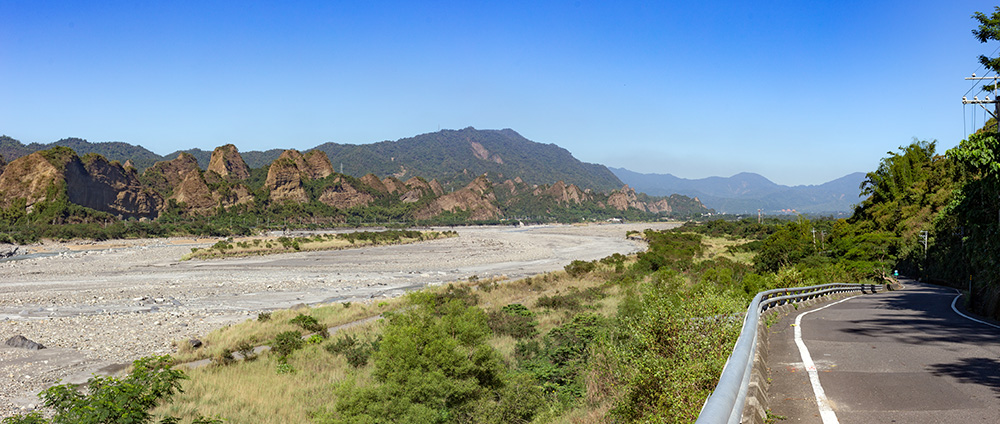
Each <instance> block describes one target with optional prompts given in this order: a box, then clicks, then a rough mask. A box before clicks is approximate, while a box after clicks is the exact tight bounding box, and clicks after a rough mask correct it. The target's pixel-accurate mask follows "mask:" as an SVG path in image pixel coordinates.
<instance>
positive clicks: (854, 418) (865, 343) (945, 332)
mask: <svg viewBox="0 0 1000 424" xmlns="http://www.w3.org/2000/svg"><path fill="white" fill-rule="evenodd" d="M904 284H906V289H905V290H902V291H895V292H888V293H879V294H875V295H865V296H856V297H852V298H849V299H848V300H845V301H843V302H841V303H837V304H834V305H832V306H827V305H829V304H820V305H817V306H816V307H814V308H811V309H810V310H801V309H800V310H798V311H793V312H792V313H791V314H789V315H788V316H786V317H785V318H783V319H782V320H781V321H780V322H778V323H776V324H774V325H772V326H771V335H770V357H769V359H768V360H769V362H770V367H771V369H770V376H771V379H772V383H771V386H770V389H769V393H770V395H771V413H772V414H774V415H780V416H784V417H786V419H785V420H783V421H779V422H782V423H788V422H803V423H824V424H830V423H831V422H833V423H836V422H839V423H845V424H846V423H895V422H899V423H994V424H995V423H998V422H1000V328H995V327H991V326H989V325H985V324H981V323H977V322H974V321H970V320H968V319H965V318H963V317H961V316H960V315H958V314H957V313H956V312H955V311H953V310H952V308H951V304H952V300H954V298H955V296H956V293H955V291H954V290H952V289H948V288H943V287H938V286H933V285H927V284H920V283H916V282H913V281H904ZM824 306H827V307H826V308H825V309H822V310H818V309H819V308H823V307H824ZM803 313H805V315H803V316H802V317H801V322H800V325H799V328H800V329H801V340H802V341H803V344H804V345H805V347H806V349H807V350H808V355H809V356H810V357H811V358H812V360H813V361H814V363H815V369H816V373H815V375H816V376H818V381H819V386H820V390H821V391H822V392H824V393H825V396H826V398H827V399H828V405H829V409H830V410H831V411H830V412H832V413H827V414H822V417H821V412H820V406H819V404H820V402H821V401H818V400H817V396H816V394H815V390H814V384H813V383H811V381H810V377H809V372H808V370H807V369H806V368H805V367H804V366H803V363H804V360H803V355H802V354H801V352H800V349H799V347H798V346H797V345H796V342H795V340H794V333H795V328H796V327H795V326H793V325H792V324H794V322H795V319H796V317H798V316H799V315H800V314H803Z"/></svg>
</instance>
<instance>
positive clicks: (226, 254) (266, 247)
mask: <svg viewBox="0 0 1000 424" xmlns="http://www.w3.org/2000/svg"><path fill="white" fill-rule="evenodd" d="M421 234H422V235H423V236H422V237H421V238H407V237H401V238H400V239H399V240H398V241H394V242H392V244H410V243H416V242H420V241H428V240H437V239H440V238H449V237H455V234H453V233H447V234H445V233H441V232H438V231H421ZM282 238H283V237H242V238H236V239H232V240H228V245H230V246H232V248H229V249H224V250H223V249H215V248H194V249H191V253H188V254H186V255H184V256H183V257H182V258H181V260H182V261H186V260H190V259H221V258H239V257H247V256H263V255H276V254H280V253H294V252H316V251H326V250H341V249H355V248H359V247H366V246H373V245H380V244H386V243H385V242H377V241H371V240H354V241H353V242H351V241H349V240H347V239H344V238H340V237H338V236H337V235H335V234H327V235H325V236H322V235H318V236H313V237H299V238H294V239H292V238H288V239H289V240H295V241H298V242H297V243H295V246H297V247H298V248H295V247H293V246H292V245H291V244H282V243H281V241H280V240H279V239H282Z"/></svg>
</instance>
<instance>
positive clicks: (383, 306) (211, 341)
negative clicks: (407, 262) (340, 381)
mask: <svg viewBox="0 0 1000 424" xmlns="http://www.w3.org/2000/svg"><path fill="white" fill-rule="evenodd" d="M403 301H404V299H403V298H394V299H385V300H381V301H379V302H377V303H376V302H366V303H361V302H352V303H335V304H330V305H327V306H319V307H312V308H310V307H306V308H301V309H296V310H291V309H284V310H278V311H273V312H271V319H269V320H268V321H266V322H261V321H259V320H257V319H249V320H246V321H244V322H241V323H239V324H234V325H228V326H226V327H223V328H220V329H218V330H215V331H213V332H211V333H209V334H208V335H207V336H205V337H204V338H202V339H201V340H202V343H204V345H203V346H202V347H201V348H199V349H197V350H196V349H192V348H191V345H190V344H188V343H187V342H186V341H180V340H178V341H175V342H174V344H175V345H176V346H178V349H177V353H176V354H175V355H174V358H175V359H176V360H177V362H189V361H194V360H198V359H205V358H211V357H212V356H214V355H218V354H220V353H222V351H223V350H224V349H235V348H236V345H238V344H239V343H241V342H244V341H247V342H250V343H251V344H253V345H255V346H257V345H262V344H266V343H267V341H268V340H271V339H273V338H274V336H276V335H278V333H281V332H283V331H293V330H300V331H301V330H302V329H301V328H300V327H298V326H296V325H294V324H289V323H288V321H289V320H291V319H292V318H295V317H296V316H298V315H299V314H304V315H309V316H312V317H313V318H316V320H317V321H319V323H320V324H322V325H323V326H324V327H326V328H331V327H337V326H340V325H345V324H349V323H352V322H357V321H361V320H365V319H368V318H371V317H377V316H379V315H381V314H382V313H384V312H387V311H391V310H394V309H396V308H399V306H400V305H401V304H402V302H403Z"/></svg>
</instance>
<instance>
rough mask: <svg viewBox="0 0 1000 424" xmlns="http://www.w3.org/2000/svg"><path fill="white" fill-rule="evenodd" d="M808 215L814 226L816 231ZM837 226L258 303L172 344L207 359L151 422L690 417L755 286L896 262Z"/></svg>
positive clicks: (660, 244)
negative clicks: (227, 322)
mask: <svg viewBox="0 0 1000 424" xmlns="http://www.w3.org/2000/svg"><path fill="white" fill-rule="evenodd" d="M813 228H819V229H821V230H819V231H821V232H824V233H825V234H826V235H827V236H826V238H825V239H823V241H821V240H820V239H821V237H817V238H816V239H815V240H814V239H813V238H812V231H811V230H812V229H813ZM844 228H853V226H852V224H850V223H847V222H846V221H817V222H810V221H806V220H798V221H794V222H788V223H783V224H779V223H767V224H757V223H756V222H751V221H746V220H744V221H736V222H729V223H717V222H713V223H706V224H702V225H694V224H692V225H686V226H683V227H680V228H678V229H675V230H671V231H662V232H658V231H651V230H647V231H645V232H643V233H641V234H630V235H629V237H633V238H635V237H639V238H642V239H644V240H645V241H646V242H647V244H648V249H647V250H646V251H644V252H641V253H638V254H633V255H627V256H626V255H620V254H616V255H612V256H609V257H606V258H603V259H601V260H596V261H573V262H571V263H569V264H567V265H566V266H565V268H564V270H562V271H559V272H553V273H549V274H545V275H539V276H534V277H531V278H524V279H520V280H515V281H505V280H498V279H490V280H480V279H477V278H470V279H469V280H468V281H461V282H454V283H452V284H448V285H445V286H441V287H434V288H428V289H425V290H422V291H419V292H414V293H411V294H410V295H408V296H405V297H401V298H396V299H390V300H385V301H379V302H374V303H368V302H364V303H361V302H357V303H341V304H331V305H327V306H321V307H314V308H300V309H296V310H287V311H273V312H268V313H261V314H260V315H259V316H258V317H257V318H255V319H251V320H247V321H245V322H243V323H240V324H236V325H231V326H227V327H225V328H222V329H220V330H217V331H215V332H213V333H211V334H209V335H207V336H206V337H205V338H204V339H203V345H202V346H201V347H200V348H197V349H195V348H193V347H191V345H190V343H187V341H178V346H179V352H178V353H177V355H176V357H175V358H174V359H173V360H174V362H176V363H186V362H189V361H194V360H199V359H208V360H209V364H208V365H207V366H204V367H200V368H194V369H186V368H182V369H185V373H186V376H187V377H189V379H187V380H184V381H182V382H180V384H178V387H179V389H182V390H183V392H178V393H177V394H175V395H173V396H172V397H164V398H163V400H162V401H161V402H160V403H159V406H157V407H156V408H155V409H153V410H152V414H153V415H152V418H150V419H151V420H164V419H168V420H169V419H170V417H179V418H180V420H181V421H180V422H185V423H187V422H201V421H198V420H204V418H203V417H211V419H221V420H224V421H231V422H260V423H284V422H314V423H369V422H371V423H377V422H421V423H424V422H431V423H481V422H486V423H507V422H514V423H517V422H522V423H528V422H538V423H569V422H574V423H601V422H608V421H615V422H649V421H654V422H690V421H692V420H694V419H695V417H696V416H697V414H698V412H699V410H700V408H701V405H702V404H703V403H704V400H705V398H706V397H707V396H708V395H709V393H711V391H712V390H713V389H714V387H715V384H716V382H717V379H718V376H719V375H720V373H721V371H722V367H723V366H724V364H725V361H726V358H727V357H728V355H729V353H730V351H731V349H732V345H733V343H735V340H736V337H737V336H738V332H739V328H740V325H741V322H742V319H741V317H742V313H743V312H744V310H745V308H746V304H747V302H748V301H749V300H750V299H751V298H752V297H753V296H754V295H755V294H756V293H757V292H758V291H760V290H765V289H770V288H775V287H790V286H799V285H812V284H821V283H828V282H845V281H846V282H856V281H867V282H875V281H879V278H881V276H883V275H884V274H885V272H886V269H888V267H889V266H891V264H890V263H889V262H887V261H886V258H885V257H884V255H882V253H881V251H880V250H879V249H862V250H858V251H855V252H853V253H851V254H850V255H845V254H842V253H843V252H842V251H843V249H842V248H840V247H838V246H841V245H844V246H846V245H848V244H850V243H857V242H858V240H857V239H856V238H857V237H860V236H858V235H857V234H855V232H852V231H847V230H845V229H844ZM705 234H713V235H712V236H707V235H705ZM260 346H268V347H269V349H259V348H258V347H260ZM255 348H258V349H255ZM178 367H179V368H180V367H182V366H181V365H178ZM11 422H20V421H11ZM143 422H152V421H143Z"/></svg>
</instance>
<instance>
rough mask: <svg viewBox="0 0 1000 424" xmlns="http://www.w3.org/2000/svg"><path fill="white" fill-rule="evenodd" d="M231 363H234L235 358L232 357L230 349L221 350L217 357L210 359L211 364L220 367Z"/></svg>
mask: <svg viewBox="0 0 1000 424" xmlns="http://www.w3.org/2000/svg"><path fill="white" fill-rule="evenodd" d="M233 362H236V358H235V357H233V351H232V350H231V349H223V350H222V352H220V353H219V354H218V355H215V356H213V357H212V364H214V365H216V366H220V367H224V366H226V365H229V364H232V363H233Z"/></svg>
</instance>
